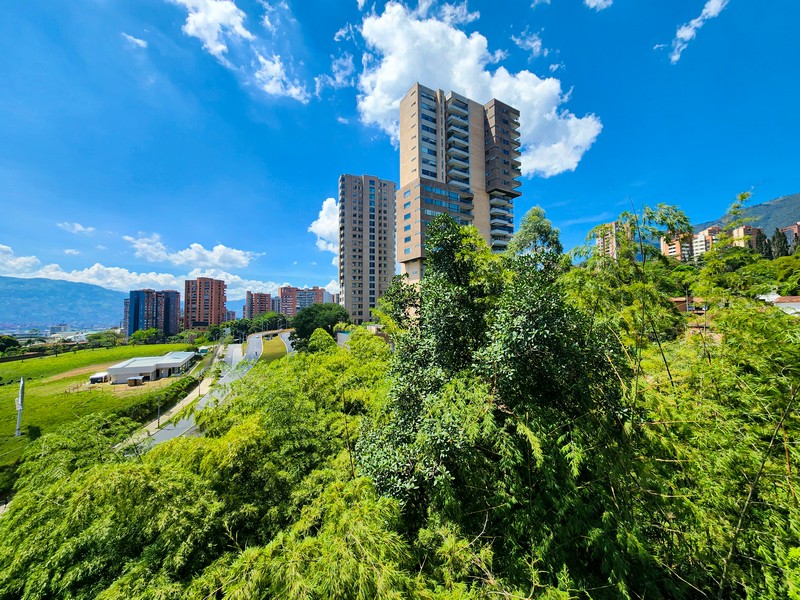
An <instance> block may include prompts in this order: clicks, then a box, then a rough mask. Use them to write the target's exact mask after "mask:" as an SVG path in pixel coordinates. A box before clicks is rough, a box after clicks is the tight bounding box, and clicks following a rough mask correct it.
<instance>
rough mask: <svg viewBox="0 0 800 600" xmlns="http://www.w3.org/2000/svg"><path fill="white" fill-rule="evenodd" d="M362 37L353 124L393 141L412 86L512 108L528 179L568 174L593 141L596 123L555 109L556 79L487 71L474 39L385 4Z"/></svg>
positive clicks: (479, 38)
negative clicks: (356, 120) (357, 122)
mask: <svg viewBox="0 0 800 600" xmlns="http://www.w3.org/2000/svg"><path fill="white" fill-rule="evenodd" d="M362 34H363V36H364V40H365V42H366V44H367V47H368V49H369V50H371V52H372V53H371V54H365V58H364V61H363V62H364V70H363V72H362V74H361V76H360V77H359V81H358V88H359V91H360V94H359V96H358V110H359V113H360V115H361V121H362V122H363V123H364V124H369V125H377V126H379V127H380V128H381V129H383V130H384V131H385V132H387V133H388V134H389V135H390V136H391V137H392V138H393V139H394V140H396V139H397V127H398V123H397V113H398V107H399V105H400V100H401V99H402V97H403V96H404V95H405V93H406V92H407V91H408V89H409V88H410V87H411V85H412V84H413V83H414V82H415V81H419V82H421V83H423V84H427V85H431V86H437V87H439V88H442V89H444V90H454V91H457V92H459V93H462V94H464V95H466V96H468V97H470V98H473V99H475V100H477V101H479V102H488V101H489V100H490V99H492V98H497V99H499V100H502V101H503V102H507V103H508V104H511V105H512V106H514V107H515V108H518V109H519V111H520V113H521V116H520V132H521V136H522V144H523V145H522V149H521V150H522V157H521V161H522V171H523V173H524V174H525V175H528V176H532V175H541V176H543V177H549V176H552V175H556V174H558V173H563V172H565V171H572V170H574V169H575V168H576V167H577V166H578V163H579V162H580V160H581V158H582V156H583V154H584V152H586V151H587V150H588V149H589V148H590V147H591V145H592V144H593V143H594V141H595V139H597V136H598V135H599V134H600V131H601V129H602V124H601V122H600V119H599V118H598V117H596V116H595V115H593V114H590V115H587V116H584V117H577V116H575V115H574V114H572V113H571V112H569V111H567V110H566V109H564V108H563V107H562V105H563V104H564V103H565V102H566V101H567V100H568V94H564V93H562V90H561V82H560V81H559V80H558V79H555V78H553V77H548V78H545V79H541V78H539V77H538V76H537V75H535V74H534V73H531V72H530V71H527V70H523V71H519V72H517V73H510V72H509V71H508V70H507V69H506V68H505V67H503V66H500V67H497V68H496V69H495V70H493V71H490V70H489V69H488V68H487V67H488V66H489V65H491V64H492V63H493V62H495V61H497V60H498V56H497V54H496V53H491V52H489V49H488V41H487V40H486V38H485V37H484V36H483V35H481V34H480V33H478V32H475V33H472V34H470V35H469V36H467V35H466V34H465V33H464V32H463V31H461V30H459V29H457V28H456V27H454V26H452V25H450V24H448V23H445V22H444V21H442V20H441V19H437V18H425V19H422V18H418V17H417V16H416V15H415V14H414V13H411V12H409V10H408V9H406V8H405V7H404V6H403V5H401V4H398V3H396V2H390V3H389V4H387V5H386V9H385V10H384V12H383V14H380V15H378V14H371V15H369V16H367V17H365V18H364V21H363V26H362Z"/></svg>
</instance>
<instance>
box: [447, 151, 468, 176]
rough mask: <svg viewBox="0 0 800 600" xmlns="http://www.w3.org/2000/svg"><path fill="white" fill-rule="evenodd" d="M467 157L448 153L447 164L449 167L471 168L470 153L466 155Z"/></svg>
mask: <svg viewBox="0 0 800 600" xmlns="http://www.w3.org/2000/svg"><path fill="white" fill-rule="evenodd" d="M466 156H467V158H463V157H462V156H459V155H457V154H451V153H448V155H447V166H448V167H460V168H462V169H469V154H467V155H466ZM467 175H469V170H468V171H467Z"/></svg>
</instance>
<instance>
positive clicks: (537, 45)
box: [511, 29, 550, 58]
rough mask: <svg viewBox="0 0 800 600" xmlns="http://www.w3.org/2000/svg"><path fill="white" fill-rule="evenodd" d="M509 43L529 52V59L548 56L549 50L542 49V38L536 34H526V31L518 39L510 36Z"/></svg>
mask: <svg viewBox="0 0 800 600" xmlns="http://www.w3.org/2000/svg"><path fill="white" fill-rule="evenodd" d="M511 41H513V42H514V43H515V44H516V45H517V46H519V47H520V48H522V49H523V50H527V51H528V52H530V53H531V58H538V57H539V56H547V55H548V54H550V50H548V49H547V48H545V47H544V43H543V42H542V37H541V36H540V35H539V34H538V33H536V32H533V33H528V30H527V29H526V30H525V31H524V32H522V35H520V36H519V37H517V36H515V35H512V36H511Z"/></svg>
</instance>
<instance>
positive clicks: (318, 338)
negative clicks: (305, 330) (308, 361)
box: [308, 329, 336, 352]
mask: <svg viewBox="0 0 800 600" xmlns="http://www.w3.org/2000/svg"><path fill="white" fill-rule="evenodd" d="M335 347H336V340H334V339H333V337H332V336H331V334H330V333H328V332H327V331H325V330H324V329H315V330H314V333H312V334H311V338H310V339H309V340H308V351H309V352H325V351H326V350H331V349H333V348H335Z"/></svg>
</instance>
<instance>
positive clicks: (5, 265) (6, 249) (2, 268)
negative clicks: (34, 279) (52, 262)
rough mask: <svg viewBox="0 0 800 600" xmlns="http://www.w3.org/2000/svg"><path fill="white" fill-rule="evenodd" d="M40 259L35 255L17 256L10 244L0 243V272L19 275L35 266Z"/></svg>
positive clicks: (39, 262)
mask: <svg viewBox="0 0 800 600" xmlns="http://www.w3.org/2000/svg"><path fill="white" fill-rule="evenodd" d="M40 264H41V261H40V260H39V259H38V258H36V257H35V256H17V255H16V254H14V251H13V250H12V249H11V247H10V246H5V245H3V244H0V274H2V275H11V276H15V275H20V274H23V273H27V272H29V271H31V270H32V269H35V268H37V267H38V266H39V265H40Z"/></svg>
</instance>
